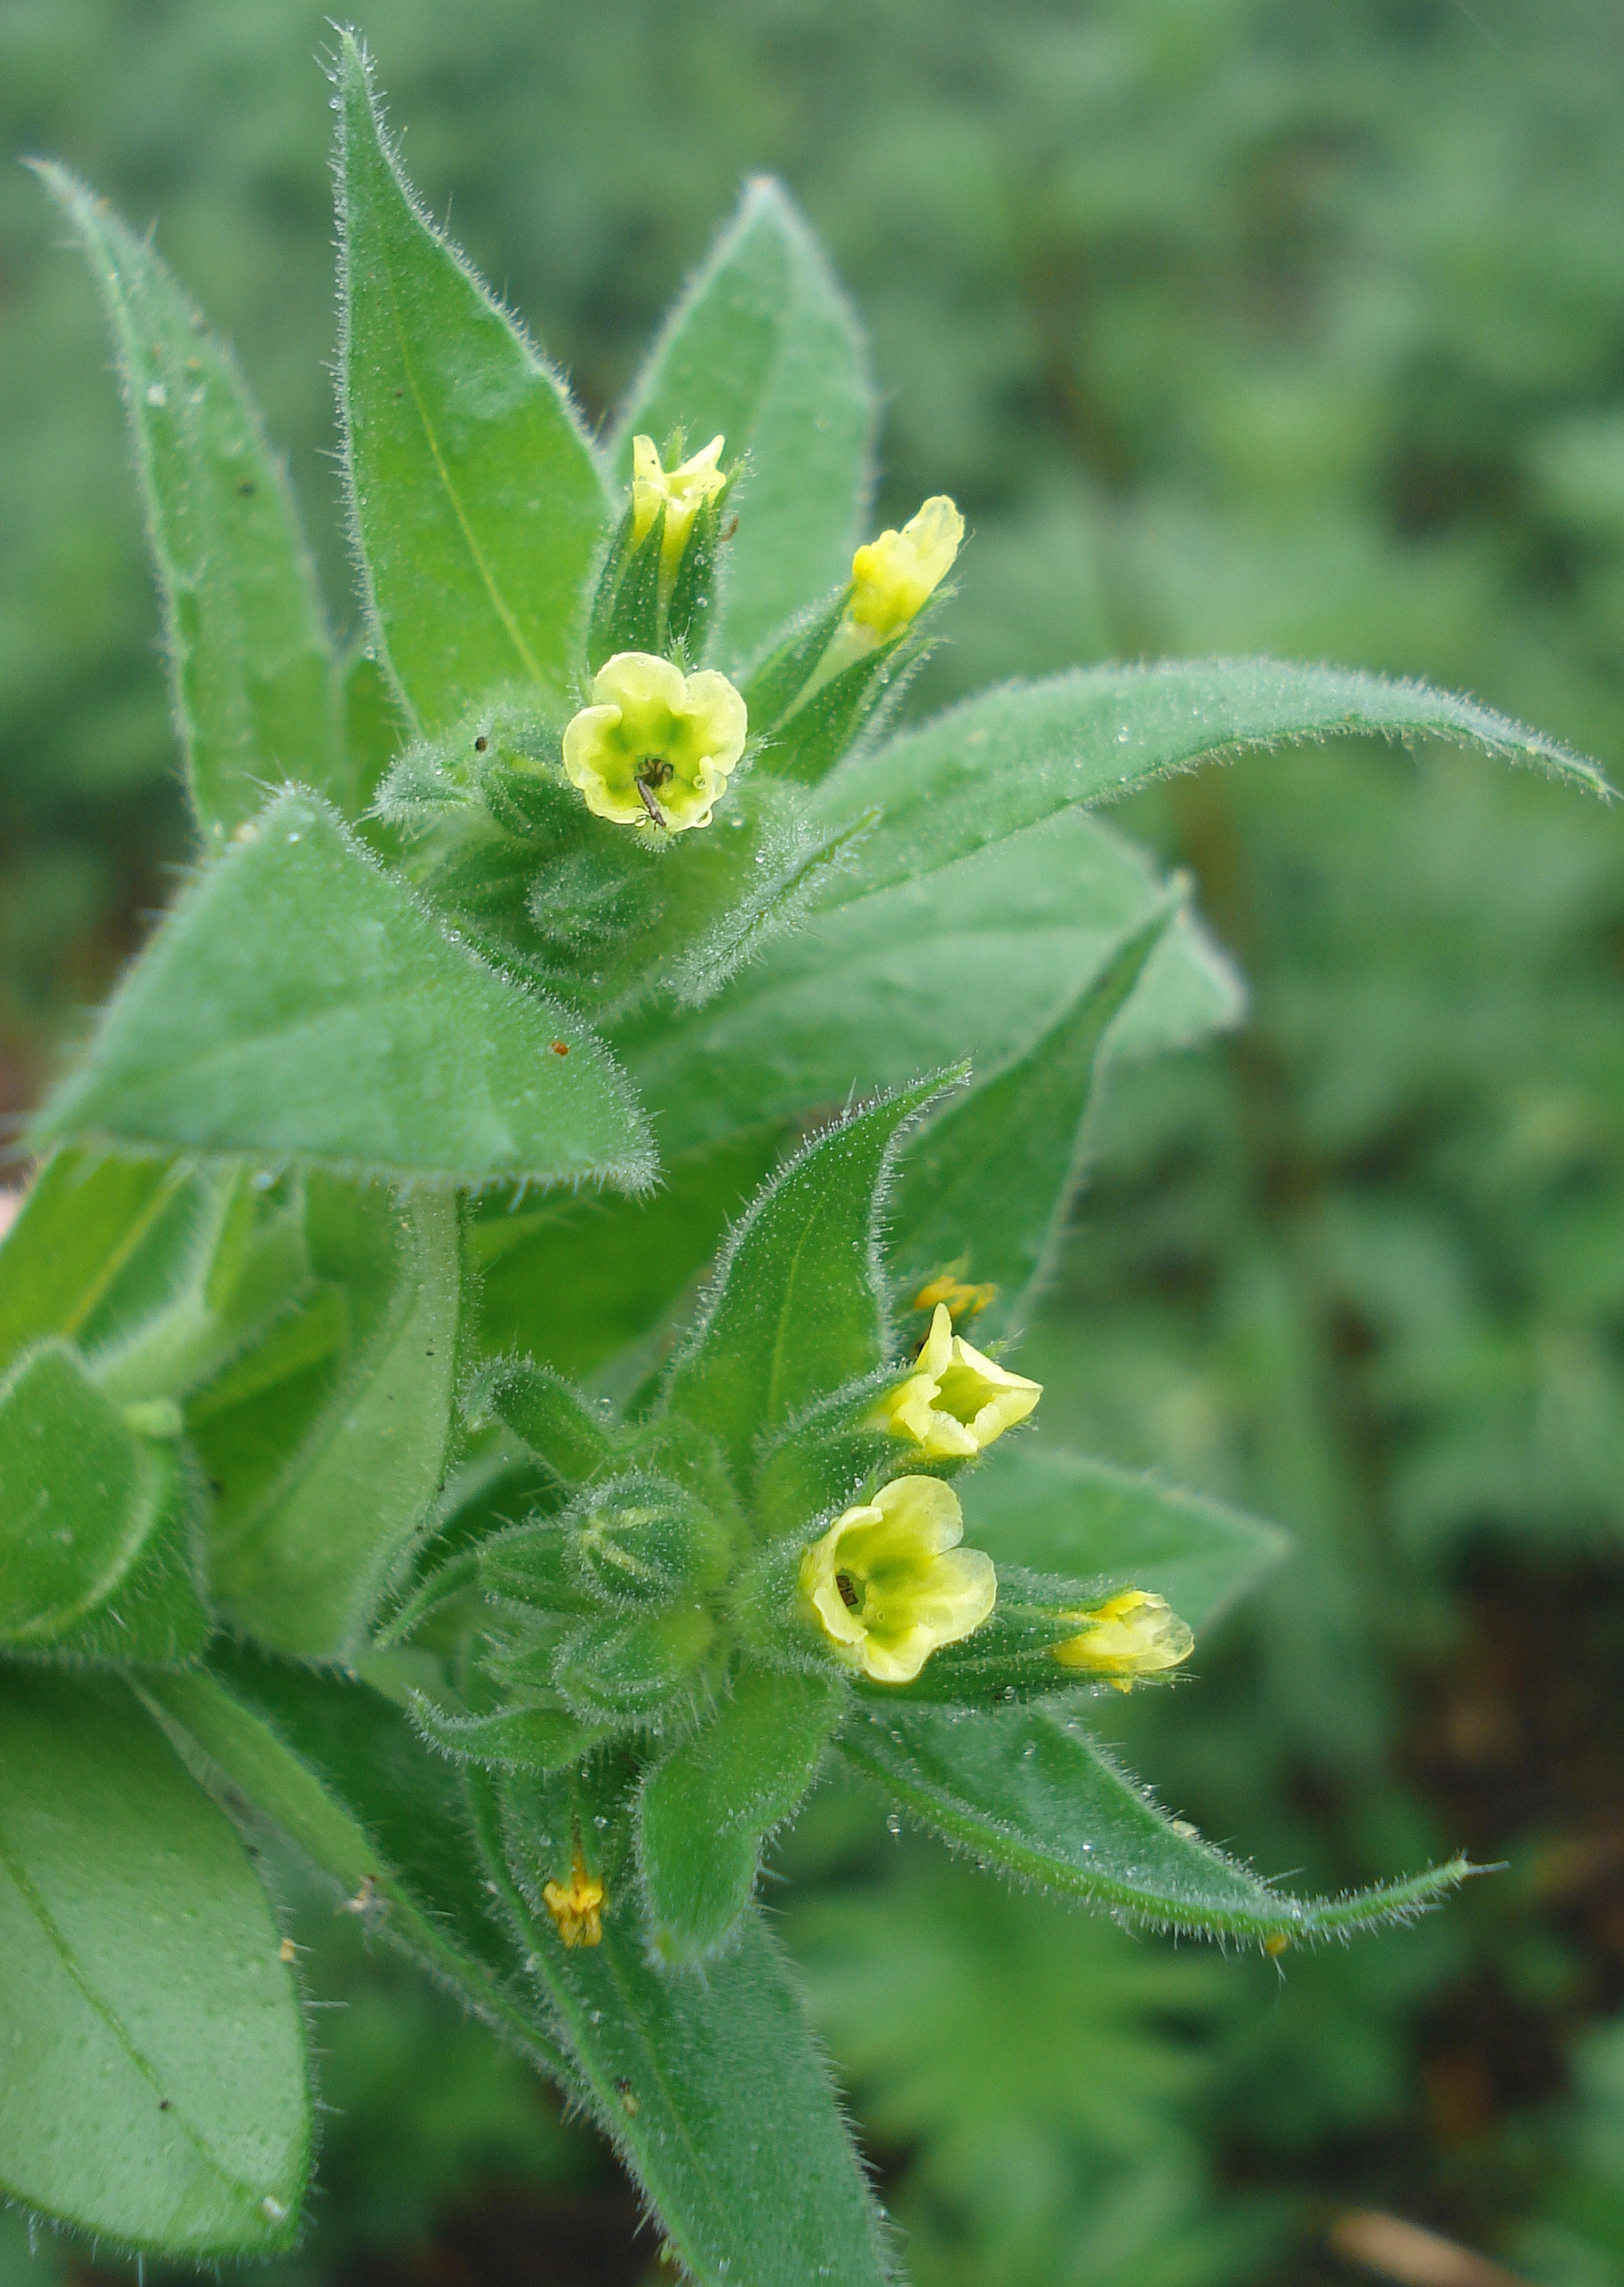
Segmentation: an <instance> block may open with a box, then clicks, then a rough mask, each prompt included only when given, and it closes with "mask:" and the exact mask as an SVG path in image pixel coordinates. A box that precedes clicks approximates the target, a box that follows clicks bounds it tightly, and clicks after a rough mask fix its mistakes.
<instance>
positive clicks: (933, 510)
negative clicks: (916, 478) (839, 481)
mask: <svg viewBox="0 0 1624 2287" xmlns="http://www.w3.org/2000/svg"><path fill="white" fill-rule="evenodd" d="M964 536H965V520H964V518H963V517H962V516H960V514H959V513H958V509H957V507H956V506H955V505H954V503H952V502H951V501H950V499H949V498H948V496H947V495H946V494H945V493H937V494H936V495H934V498H933V499H931V500H927V501H926V503H925V505H924V507H923V508H922V509H921V510H919V512H918V515H917V516H912V517H910V518H909V519H908V521H907V523H906V524H905V525H904V526H903V528H902V530H901V531H900V532H882V533H881V534H880V535H879V539H878V540H871V541H870V542H868V543H867V545H866V546H865V547H863V548H860V549H859V550H857V552H856V554H855V556H854V557H853V558H852V560H851V576H852V595H851V601H850V603H849V604H848V605H847V607H846V613H847V618H848V619H849V620H851V621H854V622H855V625H856V626H858V627H860V628H866V629H870V630H871V642H872V643H884V642H885V640H886V638H887V636H894V635H895V634H896V633H897V632H898V631H899V629H903V628H905V627H906V626H907V625H908V622H909V621H910V620H911V619H913V618H915V617H916V616H917V615H918V613H919V612H921V611H922V610H923V609H924V607H925V605H926V604H927V603H928V602H929V600H930V598H931V597H932V596H934V594H935V592H936V590H937V589H938V588H939V587H940V586H941V585H942V582H943V581H944V580H945V579H946V578H947V575H948V574H949V573H950V571H951V570H952V568H953V559H954V558H955V557H956V556H957V555H958V550H959V547H960V544H961V543H962V542H963V540H964Z"/></svg>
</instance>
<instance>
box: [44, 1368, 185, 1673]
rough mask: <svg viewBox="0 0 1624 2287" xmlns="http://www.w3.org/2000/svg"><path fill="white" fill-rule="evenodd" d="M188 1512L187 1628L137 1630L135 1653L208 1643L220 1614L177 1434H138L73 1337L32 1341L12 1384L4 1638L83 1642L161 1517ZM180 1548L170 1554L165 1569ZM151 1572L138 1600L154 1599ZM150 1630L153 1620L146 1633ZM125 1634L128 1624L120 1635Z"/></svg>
mask: <svg viewBox="0 0 1624 2287" xmlns="http://www.w3.org/2000/svg"><path fill="white" fill-rule="evenodd" d="M177 1515H178V1516H179V1518H180V1524H179V1528H178V1529H179V1532H180V1540H181V1566H180V1579H179V1581H178V1583H177V1585H176V1586H175V1587H174V1591H173V1595H165V1596H164V1597H163V1598H162V1602H164V1603H165V1605H166V1606H170V1605H173V1604H174V1603H175V1600H176V1599H178V1607H177V1613H176V1617H177V1622H178V1625H179V1628H180V1634H179V1637H178V1638H177V1640H176V1642H175V1643H174V1644H173V1645H172V1646H171V1648H170V1650H169V1651H168V1652H166V1651H165V1650H162V1644H163V1642H164V1639H163V1637H162V1625H163V1624H162V1620H159V1621H157V1622H156V1626H158V1628H159V1630H160V1634H159V1636H158V1643H159V1645H160V1647H161V1648H160V1649H159V1650H157V1652H156V1654H155V1655H154V1654H153V1653H152V1652H150V1651H148V1652H144V1651H143V1650H141V1649H140V1648H139V1646H138V1642H137V1641H136V1639H135V1638H134V1637H132V1638H131V1641H130V1650H129V1657H130V1658H140V1657H144V1656H146V1657H151V1656H157V1657H161V1658H162V1657H168V1656H172V1654H173V1652H174V1651H175V1650H180V1649H183V1648H184V1649H186V1650H196V1649H197V1648H198V1647H199V1646H200V1645H201V1642H202V1640H203V1638H204V1637H205V1636H206V1635H207V1634H208V1620H207V1617H206V1615H205V1613H204V1611H203V1608H202V1606H201V1602H200V1601H199V1598H198V1595H197V1591H196V1588H195V1587H194V1586H193V1583H192V1581H191V1579H190V1567H189V1563H186V1561H185V1556H186V1536H185V1509H184V1507H183V1504H182V1498H181V1492H180V1489H179V1486H178V1484H177V1464H176V1460H175V1454H174V1451H173V1447H172V1445H170V1444H168V1443H165V1442H160V1441H158V1440H156V1439H154V1438H151V1437H145V1436H138V1434H137V1433H136V1432H135V1431H134V1430H133V1429H131V1428H128V1427H126V1425H125V1422H124V1420H123V1419H122V1415H121V1413H120V1412H119V1409H118V1408H117V1407H116V1406H115V1405H114V1404H113V1402H112V1400H111V1399H110V1398H109V1397H106V1394H105V1393H104V1392H103V1391H102V1390H100V1389H98V1387H97V1385H96V1384H95V1383H94V1382H93V1381H91V1378H90V1375H89V1374H88V1373H87V1372H86V1370H85V1366H84V1362H83V1359H82V1358H81V1357H79V1355H78V1353H77V1352H76V1351H75V1350H73V1349H69V1348H68V1346H67V1344H66V1343H64V1342H47V1343H44V1344H42V1345H41V1347H40V1348H39V1349H35V1350H32V1351H30V1352H29V1353H28V1355H27V1356H26V1357H23V1358H22V1359H21V1360H20V1362H19V1364H18V1365H16V1366H15V1367H14V1368H13V1369H12V1373H11V1374H10V1375H9V1376H8V1377H7V1379H6V1381H4V1384H0V1643H3V1644H6V1645H8V1646H11V1647H12V1648H13V1649H15V1650H55V1649H58V1648H59V1647H62V1646H63V1645H64V1641H65V1640H67V1648H71V1649H75V1650H83V1649H85V1648H86V1647H84V1646H83V1645H81V1644H76V1643H74V1642H72V1638H73V1634H74V1631H75V1629H77V1628H79V1627H80V1626H81V1625H82V1624H83V1622H84V1621H86V1620H87V1619H88V1618H90V1617H91V1615H92V1614H94V1613H97V1612H98V1611H99V1610H103V1609H105V1608H107V1607H109V1606H114V1608H115V1609H116V1605H115V1600H116V1602H117V1603H122V1601H123V1597H124V1595H126V1594H127V1593H128V1592H129V1591H130V1589H131V1588H132V1587H134V1586H135V1583H136V1577H137V1575H138V1572H139V1571H140V1568H141V1563H142V1559H143V1557H144V1556H146V1555H148V1554H149V1553H150V1552H151V1550H152V1545H153V1543H154V1539H155V1538H156V1537H158V1536H159V1535H160V1533H161V1528H163V1527H165V1526H166V1525H168V1526H169V1527H170V1531H169V1539H170V1541H171V1543H172V1541H173V1539H174V1531H175V1526H174V1520H175V1519H176V1517H177ZM174 1570H175V1566H174V1563H173V1561H172V1552H170V1553H169V1555H166V1556H165V1557H164V1558H163V1559H162V1561H161V1571H162V1575H163V1578H164V1579H165V1581H168V1580H169V1578H170V1576H171V1574H172V1573H173V1572H174ZM153 1589H154V1582H153V1580H152V1579H148V1580H146V1581H145V1582H143V1583H141V1584H140V1587H139V1590H138V1595H137V1602H138V1604H139V1603H144V1602H148V1601H149V1600H150V1597H151V1595H152V1593H153ZM149 1634H150V1632H149V1631H146V1630H144V1631H142V1634H141V1638H140V1642H141V1643H143V1644H144V1643H146V1642H147V1640H148V1636H149ZM114 1642H116V1635H115V1636H114Z"/></svg>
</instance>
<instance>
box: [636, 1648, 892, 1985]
mask: <svg viewBox="0 0 1624 2287" xmlns="http://www.w3.org/2000/svg"><path fill="white" fill-rule="evenodd" d="M846 1707H847V1696H846V1693H845V1691H844V1690H843V1689H842V1688H841V1686H840V1683H839V1682H837V1681H836V1680H835V1679H834V1678H833V1677H828V1676H821V1675H816V1674H784V1673H783V1672H782V1671H776V1670H774V1669H771V1668H765V1667H757V1666H753V1665H748V1664H747V1665H745V1666H743V1667H741V1668H740V1669H739V1670H738V1672H737V1674H736V1675H735V1677H734V1679H733V1685H732V1689H731V1690H729V1692H728V1693H727V1694H726V1695H725V1696H724V1697H721V1699H719V1700H718V1702H717V1704H716V1705H715V1706H714V1707H713V1709H712V1710H711V1712H710V1713H709V1714H708V1715H707V1716H706V1718H705V1720H704V1721H702V1722H701V1723H700V1724H699V1725H698V1728H697V1729H695V1730H693V1731H691V1732H690V1733H689V1735H688V1737H686V1738H683V1739H680V1740H679V1741H678V1742H677V1744H676V1745H675V1746H674V1747H673V1748H672V1749H671V1751H670V1753H668V1754H667V1755H666V1757H665V1758H664V1760H663V1761H660V1762H659V1763H658V1764H656V1766H655V1767H654V1769H652V1770H651V1771H650V1773H649V1775H648V1777H646V1778H645V1780H644V1781H643V1787H642V1790H641V1792H640V1793H639V1795H638V1799H637V1858H638V1865H639V1868H640V1871H641V1872H642V1876H643V1906H644V1911H645V1913H646V1915H647V1918H648V1925H649V1938H650V1943H651V1945H652V1946H653V1949H654V1951H655V1953H656V1954H657V1956H658V1958H659V1959H661V1960H662V1961H666V1962H670V1963H672V1964H673V1965H674V1966H682V1965H691V1964H693V1963H696V1962H700V1961H703V1960H705V1959H707V1958H708V1957H709V1956H710V1955H712V1954H713V1953H714V1952H715V1951H717V1949H718V1948H719V1947H720V1946H721V1945H723V1944H725V1943H726V1942H727V1940H728V1939H729V1937H730V1936H731V1935H732V1933H733V1931H734V1930H735V1928H736V1927H737V1923H738V1919H739V1916H740V1915H741V1914H742V1913H743V1912H744V1911H745V1907H746V1906H747V1905H748V1904H749V1903H750V1897H751V1893H752V1892H753V1889H754V1887H755V1879H756V1873H757V1871H758V1869H759V1867H760V1864H761V1846H762V1843H763V1841H764V1840H765V1839H766V1837H767V1836H768V1835H769V1834H770V1833H771V1832H772V1830H773V1829H774V1827H776V1826H778V1825H780V1824H782V1823H783V1822H784V1820H785V1819H787V1818H789V1817H791V1816H792V1815H793V1813H794V1812H795V1810H796V1809H797V1808H799V1806H800V1800H801V1798H802V1797H803V1796H804V1795H805V1793H806V1792H807V1790H808V1787H809V1786H810V1785H811V1784H812V1781H813V1778H814V1777H815V1776H816V1771H817V1767H818V1765H819V1763H820V1762H821V1761H822V1760H823V1754H824V1748H825V1746H826V1745H828V1742H829V1739H830V1737H832V1733H833V1731H834V1729H835V1727H836V1726H837V1724H838V1723H839V1722H840V1719H841V1717H842V1715H843V1714H844V1713H845V1711H846Z"/></svg>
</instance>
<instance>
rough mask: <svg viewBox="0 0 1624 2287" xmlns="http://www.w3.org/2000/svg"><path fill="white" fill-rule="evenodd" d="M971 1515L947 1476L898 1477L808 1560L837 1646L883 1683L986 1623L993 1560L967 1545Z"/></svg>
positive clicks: (825, 1625)
mask: <svg viewBox="0 0 1624 2287" xmlns="http://www.w3.org/2000/svg"><path fill="white" fill-rule="evenodd" d="M964 1530H965V1521H964V1514H963V1511H962V1510H961V1509H960V1508H959V1506H958V1495H957V1494H956V1493H955V1492H954V1491H953V1489H952V1487H951V1486H950V1485H945V1484H942V1480H941V1479H940V1478H939V1477H894V1478H893V1479H892V1481H891V1483H890V1484H888V1485H882V1486H881V1487H880V1489H879V1492H877V1493H876V1494H875V1496H874V1498H873V1500H871V1501H864V1502H862V1503H860V1504H859V1505H858V1506H857V1507H856V1508H848V1509H847V1510H846V1512H845V1513H844V1515H840V1516H838V1517H837V1518H836V1519H835V1521H834V1523H832V1525H831V1526H830V1528H829V1530H828V1531H827V1532H826V1533H824V1537H823V1539H821V1540H815V1541H814V1542H813V1543H812V1545H811V1547H809V1548H808V1550H807V1552H806V1554H805V1555H803V1556H802V1558H801V1560H800V1594H801V1597H802V1600H803V1601H804V1602H805V1604H806V1607H807V1610H808V1617H809V1618H812V1619H813V1620H814V1621H816V1625H817V1626H818V1627H819V1628H821V1630H822V1631H823V1634H824V1638H825V1640H826V1641H827V1642H828V1643H829V1645H830V1648H831V1649H832V1651H833V1652H834V1654H835V1657H836V1658H838V1659H840V1660H842V1661H843V1662H844V1663H845V1665H846V1666H847V1667H854V1668H857V1669H860V1670H861V1671H862V1673H863V1674H864V1675H867V1676H871V1678H872V1679H873V1681H874V1682H876V1683H911V1682H912V1681H913V1679H914V1677H915V1676H916V1675H918V1672H919V1670H920V1669H921V1668H922V1667H923V1666H924V1665H925V1663H926V1660H927V1659H928V1658H930V1656H931V1654H932V1652H934V1651H936V1650H939V1649H940V1648H941V1646H942V1645H943V1644H950V1643H958V1642H959V1641H960V1639H961V1638H962V1637H964V1636H967V1635H970V1634H973V1633H974V1630H975V1629H977V1628H979V1627H980V1626H981V1622H982V1621H983V1620H984V1619H985V1618H987V1615H988V1614H989V1612H990V1611H991V1610H992V1608H993V1605H994V1603H995V1602H996V1601H997V1593H998V1582H997V1573H996V1572H995V1571H994V1570H993V1563H992V1559H991V1557H990V1556H989V1555H986V1554H985V1553H984V1552H983V1551H982V1550H981V1549H979V1548H961V1547H959V1545H958V1544H959V1542H960V1541H961V1540H962V1539H963V1538H964Z"/></svg>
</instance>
